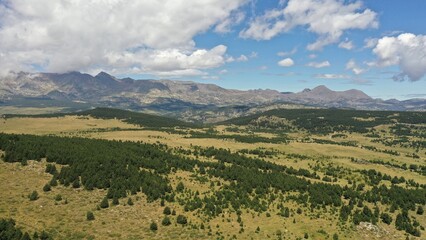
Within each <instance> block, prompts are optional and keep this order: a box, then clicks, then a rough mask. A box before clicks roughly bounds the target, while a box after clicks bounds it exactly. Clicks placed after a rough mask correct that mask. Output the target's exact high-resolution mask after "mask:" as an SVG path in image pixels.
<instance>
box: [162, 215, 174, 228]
mask: <svg viewBox="0 0 426 240" xmlns="http://www.w3.org/2000/svg"><path fill="white" fill-rule="evenodd" d="M161 224H162V225H163V226H169V225H170V224H172V222H171V221H170V218H169V217H167V216H164V218H163V221H161Z"/></svg>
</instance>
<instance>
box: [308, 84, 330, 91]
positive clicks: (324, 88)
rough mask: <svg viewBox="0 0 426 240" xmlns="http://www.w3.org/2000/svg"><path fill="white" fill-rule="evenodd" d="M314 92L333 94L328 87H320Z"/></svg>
mask: <svg viewBox="0 0 426 240" xmlns="http://www.w3.org/2000/svg"><path fill="white" fill-rule="evenodd" d="M312 91H313V92H332V91H331V90H330V89H329V88H328V87H326V86H324V85H319V86H317V87H315V88H314V89H312Z"/></svg>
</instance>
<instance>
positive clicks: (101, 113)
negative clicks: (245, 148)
mask: <svg viewBox="0 0 426 240" xmlns="http://www.w3.org/2000/svg"><path fill="white" fill-rule="evenodd" d="M62 116H91V117H94V118H100V119H120V120H123V121H124V122H127V123H130V124H135V125H140V126H142V127H148V128H161V127H168V128H174V127H191V128H197V127H199V125H196V124H193V123H188V122H184V121H180V120H177V119H174V118H168V117H163V116H157V115H152V114H146V113H140V112H132V111H127V110H121V109H113V108H95V109H91V110H86V111H79V112H73V113H53V114H39V115H12V114H10V115H6V118H10V117H43V118H49V117H62Z"/></svg>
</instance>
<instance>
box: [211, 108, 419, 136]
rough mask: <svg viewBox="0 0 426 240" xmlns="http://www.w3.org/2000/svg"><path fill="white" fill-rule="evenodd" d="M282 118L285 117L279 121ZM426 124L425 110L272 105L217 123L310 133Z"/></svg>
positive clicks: (357, 130) (356, 130) (363, 130)
mask: <svg viewBox="0 0 426 240" xmlns="http://www.w3.org/2000/svg"><path fill="white" fill-rule="evenodd" d="M283 119H285V121H283ZM394 123H406V124H426V112H395V111H360V110H345V109H274V110H270V111H266V112H262V113H258V114H253V115H249V116H244V117H238V118H233V119H229V120H227V121H224V122H220V123H217V124H225V125H229V124H234V125H240V126H245V125H251V126H254V127H260V128H267V129H274V128H275V129H278V128H288V127H289V126H290V125H292V126H296V127H298V128H300V129H304V130H307V131H309V132H312V133H321V134H322V133H330V132H334V131H355V132H367V131H368V128H370V127H373V126H378V125H381V124H394Z"/></svg>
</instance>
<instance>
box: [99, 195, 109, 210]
mask: <svg viewBox="0 0 426 240" xmlns="http://www.w3.org/2000/svg"><path fill="white" fill-rule="evenodd" d="M100 207H101V208H107V207H109V203H108V198H107V197H104V199H102V202H101V204H100Z"/></svg>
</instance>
